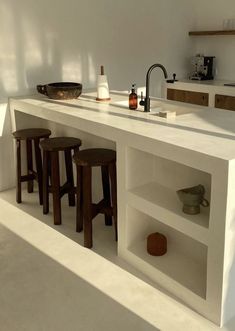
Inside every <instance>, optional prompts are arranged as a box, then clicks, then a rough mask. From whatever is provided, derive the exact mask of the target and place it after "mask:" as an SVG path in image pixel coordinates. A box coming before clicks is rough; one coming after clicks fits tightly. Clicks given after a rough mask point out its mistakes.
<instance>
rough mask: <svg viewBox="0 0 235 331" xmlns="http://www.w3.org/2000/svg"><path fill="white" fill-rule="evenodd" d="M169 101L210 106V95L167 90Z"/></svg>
mask: <svg viewBox="0 0 235 331" xmlns="http://www.w3.org/2000/svg"><path fill="white" fill-rule="evenodd" d="M167 99H169V100H174V101H181V102H187V103H192V104H194V105H201V106H208V104H209V94H208V93H202V92H193V91H185V90H176V89H169V88H168V89H167Z"/></svg>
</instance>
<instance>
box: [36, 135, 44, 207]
mask: <svg viewBox="0 0 235 331" xmlns="http://www.w3.org/2000/svg"><path fill="white" fill-rule="evenodd" d="M34 149H35V159H36V169H37V176H38V192H39V202H40V205H42V204H43V193H42V155H41V150H40V147H39V139H34Z"/></svg>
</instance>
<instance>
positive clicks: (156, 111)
mask: <svg viewBox="0 0 235 331" xmlns="http://www.w3.org/2000/svg"><path fill="white" fill-rule="evenodd" d="M114 105H115V106H119V107H121V108H124V109H128V110H129V102H128V100H121V101H116V102H114ZM135 111H139V112H143V113H144V107H143V106H140V105H138V108H137V109H136V110H135ZM195 111H198V109H196V108H194V107H193V106H192V107H190V105H188V104H187V105H182V104H180V105H176V104H172V103H171V102H169V101H168V100H163V99H162V100H151V103H150V112H149V113H144V114H146V115H154V116H160V112H161V113H163V112H167V113H168V114H169V113H170V114H172V115H173V114H175V116H179V115H184V114H190V113H193V112H195ZM161 117H163V116H161ZM172 117H173V116H172Z"/></svg>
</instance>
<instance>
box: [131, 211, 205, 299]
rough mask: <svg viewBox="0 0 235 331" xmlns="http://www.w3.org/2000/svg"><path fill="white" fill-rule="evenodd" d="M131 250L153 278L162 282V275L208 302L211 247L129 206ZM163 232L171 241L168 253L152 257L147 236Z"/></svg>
mask: <svg viewBox="0 0 235 331" xmlns="http://www.w3.org/2000/svg"><path fill="white" fill-rule="evenodd" d="M127 213H128V218H127V219H128V223H127V234H128V235H127V238H126V240H127V243H126V244H127V249H128V251H129V252H131V253H132V254H133V256H134V258H136V260H137V265H136V267H138V260H140V262H139V263H141V265H142V268H143V269H148V270H149V273H148V275H149V277H150V278H152V279H153V280H154V281H158V276H159V274H158V273H159V272H160V273H163V274H164V275H166V276H167V277H170V278H171V279H172V280H174V281H176V282H177V283H179V284H181V285H182V286H184V287H186V288H188V289H189V290H190V291H191V292H193V293H195V294H196V295H198V296H199V297H200V298H202V299H205V298H206V283H207V246H205V245H203V244H201V243H199V242H197V241H195V240H192V239H191V238H190V237H188V236H186V235H184V234H182V233H181V232H178V231H176V230H174V229H173V228H171V227H169V226H166V225H164V224H163V223H161V222H159V221H158V220H156V219H153V218H151V217H149V216H148V215H146V214H144V213H142V212H140V211H138V210H137V209H135V208H132V207H130V206H128V208H127ZM153 232H160V233H162V234H164V235H165V236H166V237H167V253H166V254H165V255H163V256H151V255H149V254H148V252H147V236H148V235H149V234H150V233H153Z"/></svg>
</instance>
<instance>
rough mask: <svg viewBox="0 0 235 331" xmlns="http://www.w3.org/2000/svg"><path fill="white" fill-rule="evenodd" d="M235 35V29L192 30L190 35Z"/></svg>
mask: <svg viewBox="0 0 235 331" xmlns="http://www.w3.org/2000/svg"><path fill="white" fill-rule="evenodd" d="M229 35H235V30H214V31H190V32H189V36H229Z"/></svg>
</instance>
